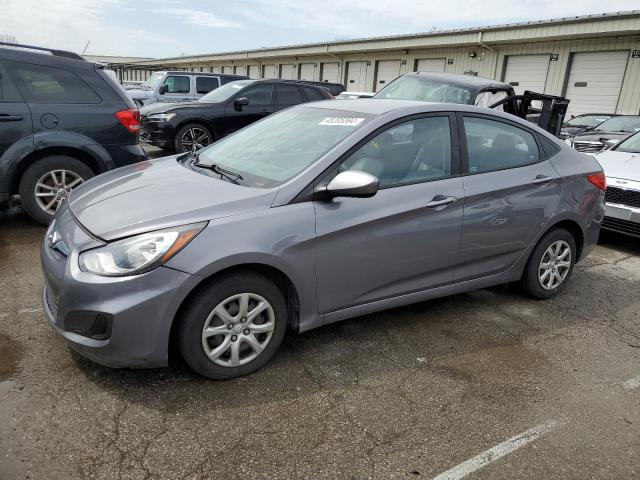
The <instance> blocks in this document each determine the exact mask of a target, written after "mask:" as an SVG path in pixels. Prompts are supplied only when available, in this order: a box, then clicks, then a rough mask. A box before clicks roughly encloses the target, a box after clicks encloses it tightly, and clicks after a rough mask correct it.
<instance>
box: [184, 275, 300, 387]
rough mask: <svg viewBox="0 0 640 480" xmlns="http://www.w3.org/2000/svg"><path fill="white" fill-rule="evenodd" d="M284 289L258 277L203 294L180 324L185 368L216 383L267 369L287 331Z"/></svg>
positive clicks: (213, 286) (223, 282)
mask: <svg viewBox="0 0 640 480" xmlns="http://www.w3.org/2000/svg"><path fill="white" fill-rule="evenodd" d="M287 316H288V314H287V307H286V304H285V301H284V297H283V295H282V293H281V291H280V289H279V288H278V287H277V286H276V285H275V284H273V282H271V281H269V280H268V279H266V278H264V277H262V276H260V275H256V274H238V275H232V276H228V277H223V278H221V279H219V280H217V281H214V282H212V283H210V284H209V285H207V287H205V288H204V289H203V290H201V291H200V292H199V293H198V295H197V296H196V297H195V298H194V299H192V301H191V302H190V303H189V304H188V306H187V308H186V310H185V311H184V314H183V315H182V317H181V319H180V322H181V323H180V325H179V329H178V348H179V350H180V353H181V354H182V357H183V358H184V360H185V361H186V362H187V364H188V365H189V366H190V367H191V368H192V369H193V370H195V371H196V372H198V373H199V374H200V375H203V376H205V377H208V378H212V379H215V380H223V379H228V378H234V377H239V376H241V375H246V374H248V373H251V372H253V371H255V370H257V369H259V368H261V367H262V366H264V365H265V364H266V363H267V362H268V361H269V359H270V358H271V357H272V356H273V355H274V353H275V352H276V350H277V349H278V347H279V346H280V344H281V343H282V339H283V338H284V334H285V331H286V328H287Z"/></svg>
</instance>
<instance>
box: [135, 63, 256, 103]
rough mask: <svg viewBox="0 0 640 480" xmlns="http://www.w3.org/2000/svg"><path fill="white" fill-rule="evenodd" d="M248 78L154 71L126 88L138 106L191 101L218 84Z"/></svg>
mask: <svg viewBox="0 0 640 480" xmlns="http://www.w3.org/2000/svg"><path fill="white" fill-rule="evenodd" d="M245 78H249V77H247V76H245V75H227V74H217V73H204V72H182V71H168V72H154V73H152V74H151V76H150V77H149V78H147V80H146V81H145V82H144V83H143V84H142V85H140V87H138V88H134V89H130V90H129V89H128V90H126V92H127V95H129V98H131V100H133V101H134V102H136V104H137V105H138V107H142V106H144V105H150V104H152V103H156V102H192V101H194V100H198V99H199V98H200V97H202V96H204V95H206V94H207V93H209V92H210V91H211V90H215V89H216V88H218V87H219V86H220V85H224V84H225V83H229V82H233V81H235V80H241V79H245Z"/></svg>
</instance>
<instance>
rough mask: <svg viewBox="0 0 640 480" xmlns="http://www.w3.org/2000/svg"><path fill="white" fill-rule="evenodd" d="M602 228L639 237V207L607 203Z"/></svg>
mask: <svg viewBox="0 0 640 480" xmlns="http://www.w3.org/2000/svg"><path fill="white" fill-rule="evenodd" d="M602 228H603V229H605V230H611V231H614V232H618V233H624V234H626V235H633V236H635V237H640V208H634V207H629V206H627V205H620V204H615V203H607V204H606V206H605V217H604V221H603V222H602Z"/></svg>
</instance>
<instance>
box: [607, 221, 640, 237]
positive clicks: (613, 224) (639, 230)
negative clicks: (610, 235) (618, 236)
mask: <svg viewBox="0 0 640 480" xmlns="http://www.w3.org/2000/svg"><path fill="white" fill-rule="evenodd" d="M602 228H604V229H606V230H612V231H614V232H619V233H626V234H627V235H633V236H635V237H640V223H636V222H631V221H629V220H620V219H619V218H613V217H604V220H603V221H602Z"/></svg>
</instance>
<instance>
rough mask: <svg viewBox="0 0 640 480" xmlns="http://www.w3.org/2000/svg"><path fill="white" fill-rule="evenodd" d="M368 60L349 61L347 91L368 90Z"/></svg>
mask: <svg viewBox="0 0 640 480" xmlns="http://www.w3.org/2000/svg"><path fill="white" fill-rule="evenodd" d="M366 85H367V62H348V63H347V85H346V86H347V91H349V92H364V91H366V90H367V88H366Z"/></svg>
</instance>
